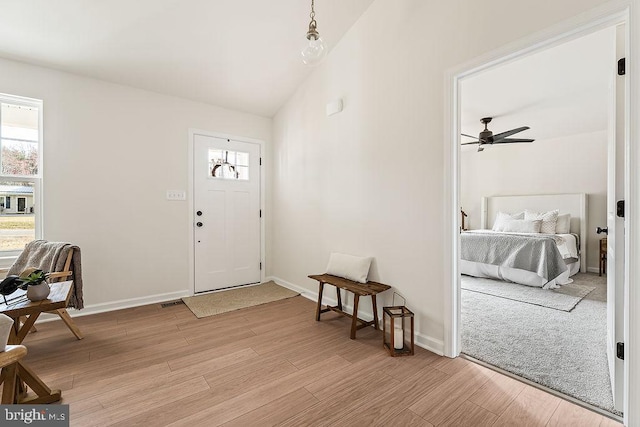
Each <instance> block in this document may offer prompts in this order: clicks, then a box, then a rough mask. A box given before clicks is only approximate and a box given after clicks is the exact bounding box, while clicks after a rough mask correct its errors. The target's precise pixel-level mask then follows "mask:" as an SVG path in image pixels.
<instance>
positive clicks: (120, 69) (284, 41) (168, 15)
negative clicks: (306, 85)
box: [0, 0, 373, 117]
mask: <svg viewBox="0 0 640 427" xmlns="http://www.w3.org/2000/svg"><path fill="white" fill-rule="evenodd" d="M372 2H373V0H348V1H344V0H318V1H317V2H316V7H315V9H316V20H317V22H318V30H319V32H320V34H321V36H322V37H323V38H324V39H325V40H326V41H327V42H328V43H329V46H330V47H332V46H335V45H336V43H337V42H338V40H340V38H341V37H342V36H343V35H344V33H345V32H346V31H347V30H348V29H349V28H350V27H351V26H352V25H353V24H354V23H355V22H356V21H357V19H358V18H359V17H360V16H361V15H362V13H363V12H364V11H365V10H366V9H367V7H368V6H369V5H370V4H371V3H372ZM0 4H1V5H2V12H1V13H0V56H1V57H5V58H9V59H14V60H19V61H24V62H28V63H32V64H37V65H42V66H46V67H51V68H56V69H59V70H64V71H68V72H72V73H76V74H81V75H85V76H90V77H95V78H99V79H103V80H107V81H111V82H115V83H120V84H125V85H130V86H134V87H138V88H143V89H147V90H152V91H155V92H160V93H165V94H170V95H175V96H180V97H184V98H189V99H193V100H197V101H202V102H206V103H209V104H214V105H219V106H222V107H226V108H231V109H234V110H238V111H245V112H249V113H254V114H258V115H261V116H266V117H271V116H273V115H274V114H275V113H276V112H277V110H278V108H279V107H280V106H282V104H283V103H284V102H285V101H286V100H287V99H288V97H289V96H290V95H291V94H292V92H293V91H294V89H295V88H296V87H297V86H298V85H299V84H300V83H301V82H302V80H303V79H304V78H305V77H306V76H307V75H308V74H309V73H310V72H311V71H312V69H309V68H307V67H306V66H304V65H303V64H302V62H301V60H300V50H301V49H302V46H303V45H304V42H305V41H306V39H305V35H306V31H307V28H308V25H309V12H310V8H311V2H310V1H307V0H277V1H265V0H108V1H86V0H55V1H52V0H28V1H1V2H0Z"/></svg>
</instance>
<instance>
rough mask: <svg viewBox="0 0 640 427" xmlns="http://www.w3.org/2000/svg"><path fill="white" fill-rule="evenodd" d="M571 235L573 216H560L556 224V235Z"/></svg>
mask: <svg viewBox="0 0 640 427" xmlns="http://www.w3.org/2000/svg"><path fill="white" fill-rule="evenodd" d="M569 233H571V214H562V215H558V221H557V222H556V234H569Z"/></svg>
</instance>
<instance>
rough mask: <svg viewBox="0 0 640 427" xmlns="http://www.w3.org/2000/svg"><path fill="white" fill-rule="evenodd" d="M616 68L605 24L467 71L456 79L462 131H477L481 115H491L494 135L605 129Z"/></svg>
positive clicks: (535, 135) (612, 43) (540, 135)
mask: <svg viewBox="0 0 640 427" xmlns="http://www.w3.org/2000/svg"><path fill="white" fill-rule="evenodd" d="M615 71H616V58H615V29H614V28H607V29H605V30H601V31H598V32H596V33H593V34H590V35H587V36H584V37H581V38H578V39H576V40H572V41H570V42H567V43H563V44H561V45H559V46H556V47H553V48H550V49H546V50H543V51H541V52H538V53H534V54H531V55H529V56H526V57H524V58H521V59H518V60H515V61H512V62H509V63H506V64H502V65H499V66H497V67H495V68H493V69H490V70H488V71H485V72H482V73H479V74H477V75H474V76H471V77H469V78H467V79H465V80H463V81H462V83H461V95H462V98H461V113H462V117H461V127H462V132H463V133H466V134H469V135H478V134H479V133H480V131H481V130H482V129H483V125H482V124H481V123H480V119H481V118H482V117H493V118H494V120H493V122H492V123H491V124H490V125H489V129H490V130H492V131H493V132H494V134H495V133H499V132H503V131H506V130H509V129H512V128H516V127H520V126H529V127H530V128H531V129H530V130H527V131H524V132H522V133H518V134H517V135H514V136H513V137H514V138H535V139H538V140H540V139H548V138H559V137H565V136H568V135H576V134H584V133H590V132H597V131H603V130H606V129H607V125H608V118H609V109H610V106H611V104H610V102H611V99H612V98H611V96H612V93H611V91H610V88H611V84H612V82H613V78H614V75H615ZM468 141H471V139H468V138H466V137H463V138H462V142H468ZM471 147H475V146H468V147H466V148H465V149H472V148H471Z"/></svg>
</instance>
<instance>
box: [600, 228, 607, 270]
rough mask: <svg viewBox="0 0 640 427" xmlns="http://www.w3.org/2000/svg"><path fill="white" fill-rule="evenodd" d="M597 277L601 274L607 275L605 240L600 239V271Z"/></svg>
mask: <svg viewBox="0 0 640 427" xmlns="http://www.w3.org/2000/svg"><path fill="white" fill-rule="evenodd" d="M599 273H600V274H599V276H602V273H604V274H607V238H606V237H605V238H603V239H600V269H599Z"/></svg>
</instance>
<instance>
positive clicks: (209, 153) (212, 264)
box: [193, 134, 261, 292]
mask: <svg viewBox="0 0 640 427" xmlns="http://www.w3.org/2000/svg"><path fill="white" fill-rule="evenodd" d="M193 146H194V149H193V154H194V159H193V165H194V166H193V171H194V177H193V189H194V197H193V201H194V206H193V212H194V218H193V223H194V245H195V248H194V254H195V257H194V259H195V275H194V277H195V292H207V291H212V290H216V289H221V288H227V287H231V286H239V285H246V284H251V283H259V282H260V269H261V264H260V260H261V254H260V247H261V245H260V221H261V212H260V145H258V144H254V143H249V142H241V141H234V140H228V139H223V138H216V137H212V136H205V135H197V134H196V135H194V141H193Z"/></svg>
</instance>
